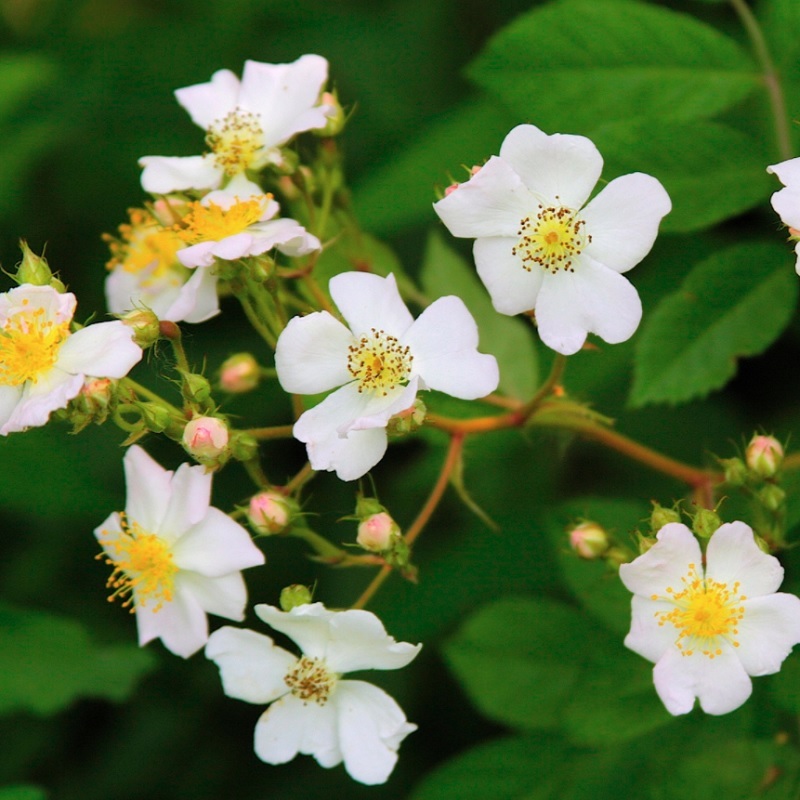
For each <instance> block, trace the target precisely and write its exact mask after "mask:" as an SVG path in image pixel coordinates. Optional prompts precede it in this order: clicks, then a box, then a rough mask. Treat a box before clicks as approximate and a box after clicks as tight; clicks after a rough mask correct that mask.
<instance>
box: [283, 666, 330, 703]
mask: <svg viewBox="0 0 800 800" xmlns="http://www.w3.org/2000/svg"><path fill="white" fill-rule="evenodd" d="M337 677H338V676H337V675H336V674H334V673H333V672H331V671H330V670H329V669H328V665H327V664H326V663H325V661H324V660H323V659H321V658H310V657H309V656H303V657H302V658H301V659H300V660H299V661H298V662H297V663H296V664H295V665H294V667H293V668H292V669H291V670H290V671H289V672H288V673H287V675H286V676H285V677H284V679H283V680H284V681H285V682H286V685H287V686H288V687H289V688H290V689H291V690H292V694H293V695H294V696H295V697H299V698H300V699H301V700H302V701H303V702H304V703H307V702H309V701H310V700H313V701H314V702H315V703H318V704H319V705H321V706H324V705H325V703H327V702H328V698H329V697H330V694H331V692H332V691H333V689H334V687H335V686H336V680H337Z"/></svg>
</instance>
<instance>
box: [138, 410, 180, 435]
mask: <svg viewBox="0 0 800 800" xmlns="http://www.w3.org/2000/svg"><path fill="white" fill-rule="evenodd" d="M136 407H137V408H138V409H139V413H140V414H141V415H142V422H144V424H145V426H146V427H147V429H148V430H151V431H153V432H154V433H163V432H164V431H165V430H166V429H167V428H168V427H169V426H170V423H171V422H172V417H171V415H170V413H169V411H168V410H167V409H166V408H164V406H162V405H161V404H160V403H137V404H136Z"/></svg>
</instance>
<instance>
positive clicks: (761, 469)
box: [744, 436, 783, 478]
mask: <svg viewBox="0 0 800 800" xmlns="http://www.w3.org/2000/svg"><path fill="white" fill-rule="evenodd" d="M744 458H745V461H746V462H747V467H748V469H750V470H751V471H752V472H754V473H755V474H756V475H757V476H758V477H759V478H774V477H775V475H776V474H777V473H778V470H779V469H780V468H781V465H782V464H783V447H782V446H781V443H780V442H779V441H778V440H777V439H776V438H775V437H774V436H754V437H753V438H752V439H751V440H750V444H749V445H747V450H746V451H745V454H744Z"/></svg>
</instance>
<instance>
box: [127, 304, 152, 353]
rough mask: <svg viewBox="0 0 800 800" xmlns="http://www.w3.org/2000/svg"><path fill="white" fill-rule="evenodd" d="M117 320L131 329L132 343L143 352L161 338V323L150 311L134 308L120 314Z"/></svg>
mask: <svg viewBox="0 0 800 800" xmlns="http://www.w3.org/2000/svg"><path fill="white" fill-rule="evenodd" d="M119 319H120V320H121V321H122V322H124V323H125V324H126V325H127V326H128V327H129V328H133V341H134V342H136V344H138V345H139V347H141V348H142V349H143V350H146V349H147V348H148V347H151V346H152V345H154V344H155V343H156V342H157V341H158V340H159V339H160V338H161V323H160V322H159V319H158V317H157V316H156V315H155V314H154V313H153V312H152V311H150V309H147V308H136V309H134V310H133V311H128V312H126V313H125V314H121V315H120V317H119Z"/></svg>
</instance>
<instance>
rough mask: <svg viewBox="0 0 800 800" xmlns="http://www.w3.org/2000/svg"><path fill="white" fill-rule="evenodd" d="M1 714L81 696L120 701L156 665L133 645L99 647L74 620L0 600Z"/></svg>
mask: <svg viewBox="0 0 800 800" xmlns="http://www.w3.org/2000/svg"><path fill="white" fill-rule="evenodd" d="M0 641H2V646H1V647H0V675H2V676H3V680H2V689H0V713H8V712H11V711H32V712H34V713H37V714H52V713H54V712H56V711H59V710H61V709H62V708H64V707H65V706H67V705H69V704H70V703H71V702H73V701H74V700H77V699H79V698H81V697H103V698H107V699H109V700H115V701H120V700H124V699H125V698H127V697H128V696H129V695H130V694H131V692H132V691H133V689H134V687H135V685H136V682H137V681H138V680H139V679H140V678H141V677H143V676H144V675H145V674H146V673H147V672H149V671H150V670H151V669H152V668H153V665H154V661H153V657H152V656H151V655H150V654H149V653H147V652H145V651H144V650H140V649H139V648H138V647H135V646H133V645H120V646H102V645H98V644H96V643H95V642H93V641H92V640H91V638H90V636H89V634H88V633H87V631H86V630H85V629H84V628H83V626H81V625H80V624H79V623H78V622H76V621H75V620H71V619H68V618H66V617H58V616H55V615H53V614H47V613H44V612H41V611H31V610H28V609H22V608H17V607H14V606H10V605H6V604H2V605H0Z"/></svg>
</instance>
